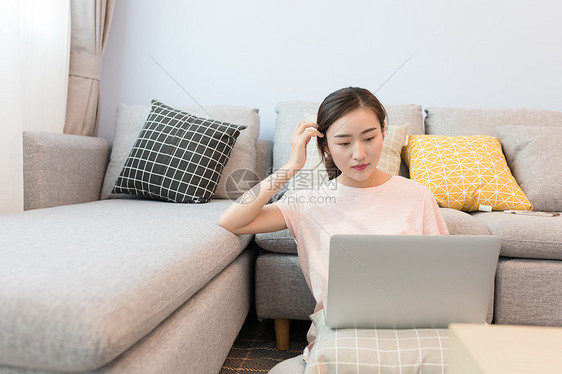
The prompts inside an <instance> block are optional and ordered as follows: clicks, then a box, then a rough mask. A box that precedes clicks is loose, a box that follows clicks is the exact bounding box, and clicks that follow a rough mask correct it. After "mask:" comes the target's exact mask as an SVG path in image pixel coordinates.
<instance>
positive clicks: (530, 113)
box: [255, 102, 562, 349]
mask: <svg viewBox="0 0 562 374" xmlns="http://www.w3.org/2000/svg"><path fill="white" fill-rule="evenodd" d="M318 106H319V103H312V102H285V103H280V104H279V105H278V106H277V122H276V128H275V138H274V142H272V144H270V147H272V152H273V163H272V165H273V169H277V168H279V167H281V166H282V165H283V164H284V163H285V162H286V160H287V159H288V157H289V152H290V149H289V144H290V142H289V139H290V135H291V133H292V130H293V128H294V124H295V123H297V122H299V121H301V120H302V118H303V115H305V114H307V113H316V112H317V108H318ZM386 109H387V112H388V115H389V124H390V125H391V126H392V125H396V126H401V125H402V124H404V123H408V124H409V127H408V134H411V135H416V134H417V135H421V134H430V135H451V136H458V135H490V136H494V137H497V136H498V135H497V133H496V130H495V129H496V128H497V127H499V126H507V125H513V126H518V129H524V130H525V131H519V132H517V131H511V134H518V136H522V135H524V136H525V138H523V139H525V141H524V142H523V143H524V144H523V145H522V146H521V145H518V147H519V148H523V150H522V149H518V150H516V151H521V152H523V151H524V148H525V144H526V143H529V144H530V143H532V140H533V139H534V138H536V135H537V133H539V132H540V131H539V130H540V129H541V128H543V127H549V128H550V127H554V128H556V129H557V130H556V131H555V133H554V135H553V136H556V138H552V139H550V140H549V141H548V143H549V144H541V143H540V142H539V143H537V144H535V147H538V149H540V150H541V151H540V152H533V153H532V154H530V155H526V154H524V156H525V157H528V158H531V159H528V160H527V161H526V163H525V164H523V165H513V162H512V163H510V164H509V166H510V168H512V169H514V168H515V170H512V171H513V172H514V177H515V178H516V179H517V180H518V182H519V183H520V185H521V187H522V188H523V189H524V191H525V192H526V193H527V195H528V197H529V199H530V200H531V202H532V203H533V204H534V205H535V209H536V208H539V209H538V210H544V211H560V210H562V205H561V204H562V184H561V183H560V180H562V166H561V165H560V159H562V155H561V151H560V149H561V147H560V144H561V143H562V136H560V135H559V134H562V113H560V112H554V111H544V110H525V109H521V110H484V109H464V108H429V109H426V110H425V112H426V116H425V119H423V113H422V108H421V107H420V106H417V105H387V106H386ZM424 124H425V126H424ZM527 126H530V127H533V126H538V127H537V128H536V131H535V130H534V129H532V128H527ZM547 130H550V129H547ZM508 135H509V134H508ZM543 140H544V139H543ZM537 141H538V140H537ZM504 148H505V146H504ZM531 151H534V149H531ZM509 161H510V157H508V162H509ZM511 161H515V160H511ZM524 167H526V168H536V169H538V170H539V172H536V173H533V174H532V175H533V176H535V177H534V178H533V179H532V180H531V181H527V184H525V183H524V182H525V180H524V179H525V178H524V177H525V176H526V174H525V173H523V172H521V168H524ZM515 171H520V172H519V174H518V173H516V172H515ZM523 171H526V170H523ZM400 174H401V175H403V176H406V177H408V176H409V174H408V170H407V168H406V166H405V165H404V164H403V165H402V168H401V171H400ZM546 197H548V198H546ZM545 198H546V199H545ZM441 211H442V213H443V216H444V218H445V221H446V223H447V227H448V229H449V232H450V234H452V235H461V234H464V235H488V234H492V235H498V236H500V237H501V238H502V248H501V254H500V260H499V264H498V267H497V273H496V279H495V292H494V295H493V300H492V301H491V304H490V310H489V313H488V321H489V322H492V321H493V322H494V323H497V324H522V325H541V326H562V217H561V216H558V217H537V216H521V215H508V214H504V213H503V212H496V211H494V212H475V213H470V214H469V213H465V212H461V211H458V210H454V209H449V208H441ZM255 241H256V243H257V244H258V245H259V247H260V248H262V251H261V253H260V255H259V257H258V259H257V263H256V310H257V313H258V317H259V318H262V319H275V326H276V336H277V345H278V348H279V349H287V348H288V347H289V336H290V333H289V326H290V323H289V321H290V320H291V319H296V320H307V319H308V318H309V315H311V314H312V313H313V311H314V305H315V302H314V298H313V297H312V294H311V293H310V291H309V289H308V287H307V284H306V281H305V279H304V276H303V275H302V271H301V269H300V265H299V261H298V258H297V255H296V253H297V249H296V243H295V241H294V239H293V237H292V235H291V234H290V233H289V231H288V230H283V231H279V232H275V233H268V234H257V235H256V238H255Z"/></svg>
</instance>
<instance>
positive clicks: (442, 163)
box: [402, 135, 533, 212]
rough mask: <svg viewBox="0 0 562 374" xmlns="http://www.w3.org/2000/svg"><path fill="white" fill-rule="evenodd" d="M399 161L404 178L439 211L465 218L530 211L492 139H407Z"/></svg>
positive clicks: (498, 142)
mask: <svg viewBox="0 0 562 374" xmlns="http://www.w3.org/2000/svg"><path fill="white" fill-rule="evenodd" d="M402 156H403V157H404V161H406V164H407V165H408V167H409V169H410V178H412V179H414V180H416V181H418V182H420V183H421V184H423V185H425V186H427V187H428V188H429V189H430V190H431V192H432V193H433V196H434V197H435V200H436V201H437V203H438V204H439V206H442V207H447V208H454V209H458V210H464V211H467V212H472V211H476V210H479V208H480V209H484V210H485V209H486V208H487V207H491V208H492V209H493V210H505V209H522V210H532V209H533V206H532V205H531V203H530V202H529V200H528V199H527V196H525V193H524V192H523V190H521V188H520V187H519V185H518V184H517V181H516V180H515V178H514V177H513V175H512V174H511V171H510V170H509V167H508V166H507V162H506V160H505V157H504V155H503V153H502V148H501V144H500V141H499V140H498V139H496V138H494V137H491V136H480V135H478V136H439V135H410V137H409V138H408V145H407V146H406V147H404V150H403V152H402Z"/></svg>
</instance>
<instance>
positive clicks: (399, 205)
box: [220, 87, 448, 360]
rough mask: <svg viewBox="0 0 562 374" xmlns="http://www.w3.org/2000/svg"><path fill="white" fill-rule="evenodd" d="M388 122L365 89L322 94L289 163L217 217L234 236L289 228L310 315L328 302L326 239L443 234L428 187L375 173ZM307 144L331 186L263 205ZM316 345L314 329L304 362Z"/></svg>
mask: <svg viewBox="0 0 562 374" xmlns="http://www.w3.org/2000/svg"><path fill="white" fill-rule="evenodd" d="M386 117H387V115H386V111H385V109H384V107H383V106H382V105H381V103H380V102H379V101H378V99H377V98H376V97H375V96H374V95H373V94H372V93H371V92H369V91H368V90H366V89H362V88H356V87H349V88H343V89H340V90H338V91H335V92H334V93H332V94H330V95H328V97H326V99H325V100H324V101H323V102H322V104H321V105H320V108H319V109H318V116H317V123H311V122H300V123H298V124H297V126H296V128H295V130H294V132H293V135H292V137H291V155H290V158H289V161H288V162H287V163H286V164H285V165H284V166H283V167H282V168H280V169H279V170H278V171H276V172H274V173H273V174H272V175H270V176H269V177H268V178H266V179H265V180H263V181H262V182H261V183H260V184H258V185H257V186H255V187H254V188H253V189H252V190H250V191H248V192H247V193H246V195H245V196H242V197H241V198H240V199H239V200H237V202H234V203H233V204H232V205H231V206H230V207H229V208H228V209H227V210H226V211H225V212H224V213H223V214H222V215H221V217H220V225H221V226H222V227H224V228H226V229H227V230H230V231H231V232H233V233H235V234H251V233H262V232H272V231H278V230H282V229H285V228H288V229H289V231H290V232H291V234H293V236H294V238H295V240H296V242H297V251H298V255H299V260H300V263H301V267H302V270H303V273H304V276H305V278H306V281H307V283H308V286H309V287H310V289H311V291H312V294H313V296H314V298H315V300H316V308H315V312H317V311H318V310H320V309H322V308H323V305H324V304H325V298H326V296H327V290H328V258H329V242H330V237H331V236H332V235H334V234H386V235H398V234H404V235H441V234H448V231H447V227H446V225H445V221H444V220H443V217H442V216H441V213H440V212H439V209H438V206H437V203H436V202H435V199H434V198H433V195H432V194H431V192H430V191H429V189H428V188H426V187H425V186H423V185H421V184H419V183H418V182H416V181H413V180H410V179H407V178H403V177H399V176H392V175H390V174H386V173H384V172H382V171H380V170H378V169H377V164H378V162H379V159H380V156H381V151H382V145H383V140H384V133H385V131H384V130H385V126H386ZM312 137H317V138H318V148H319V151H320V153H321V155H322V159H323V161H324V163H325V165H326V169H327V170H328V174H329V176H330V180H329V181H328V182H326V183H324V184H323V185H321V186H320V187H319V188H318V189H317V190H306V191H305V190H303V191H298V192H297V193H295V194H293V195H291V196H287V197H286V198H284V199H283V198H282V199H281V200H279V201H278V202H276V203H273V204H268V205H266V203H267V202H268V200H269V199H270V198H271V197H272V196H273V195H274V194H275V193H277V192H278V191H279V189H280V188H281V187H282V186H283V185H284V184H285V183H286V182H287V181H289V180H290V179H291V178H292V177H293V176H294V175H295V174H296V173H297V172H298V171H299V170H301V169H302V168H303V166H304V164H305V161H306V146H307V144H308V142H309V141H310V140H311V138H312ZM241 201H243V202H244V204H242V203H240V202H241ZM314 338H315V331H314V325H313V326H312V327H311V330H310V331H309V334H308V341H309V343H310V345H309V347H307V349H306V350H305V360H306V358H307V354H308V350H309V348H310V347H311V346H312V344H313V342H314Z"/></svg>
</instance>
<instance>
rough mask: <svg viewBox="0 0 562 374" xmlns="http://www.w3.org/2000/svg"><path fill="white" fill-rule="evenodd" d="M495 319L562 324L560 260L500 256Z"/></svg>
mask: <svg viewBox="0 0 562 374" xmlns="http://www.w3.org/2000/svg"><path fill="white" fill-rule="evenodd" d="M495 294H496V296H495V304H496V305H495V313H494V322H495V323H497V324H501V325H534V326H558V327H562V312H561V311H562V261H545V260H540V261H537V260H530V259H519V258H505V257H500V260H499V262H498V268H497V271H496V293H495Z"/></svg>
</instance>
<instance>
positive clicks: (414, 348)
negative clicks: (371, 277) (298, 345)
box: [305, 310, 449, 374]
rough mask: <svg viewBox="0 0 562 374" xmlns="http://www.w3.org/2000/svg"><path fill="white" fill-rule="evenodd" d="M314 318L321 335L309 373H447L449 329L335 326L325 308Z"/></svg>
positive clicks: (309, 365) (313, 350)
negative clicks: (330, 322)
mask: <svg viewBox="0 0 562 374" xmlns="http://www.w3.org/2000/svg"><path fill="white" fill-rule="evenodd" d="M311 319H312V321H313V322H314V325H315V326H316V330H317V331H318V337H317V339H316V342H315V343H314V346H313V347H312V350H311V351H310V356H309V358H308V362H307V365H306V369H305V374H313V373H314V374H316V373H322V374H324V373H325V374H327V373H338V372H339V373H375V372H385V373H386V372H399V373H405V374H406V373H443V372H444V371H445V370H446V368H447V351H448V345H449V344H448V336H449V331H448V330H447V329H331V328H330V327H329V326H328V325H327V324H326V318H325V312H324V310H320V311H318V312H316V313H314V314H313V315H312V316H311ZM391 369H392V370H391Z"/></svg>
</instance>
